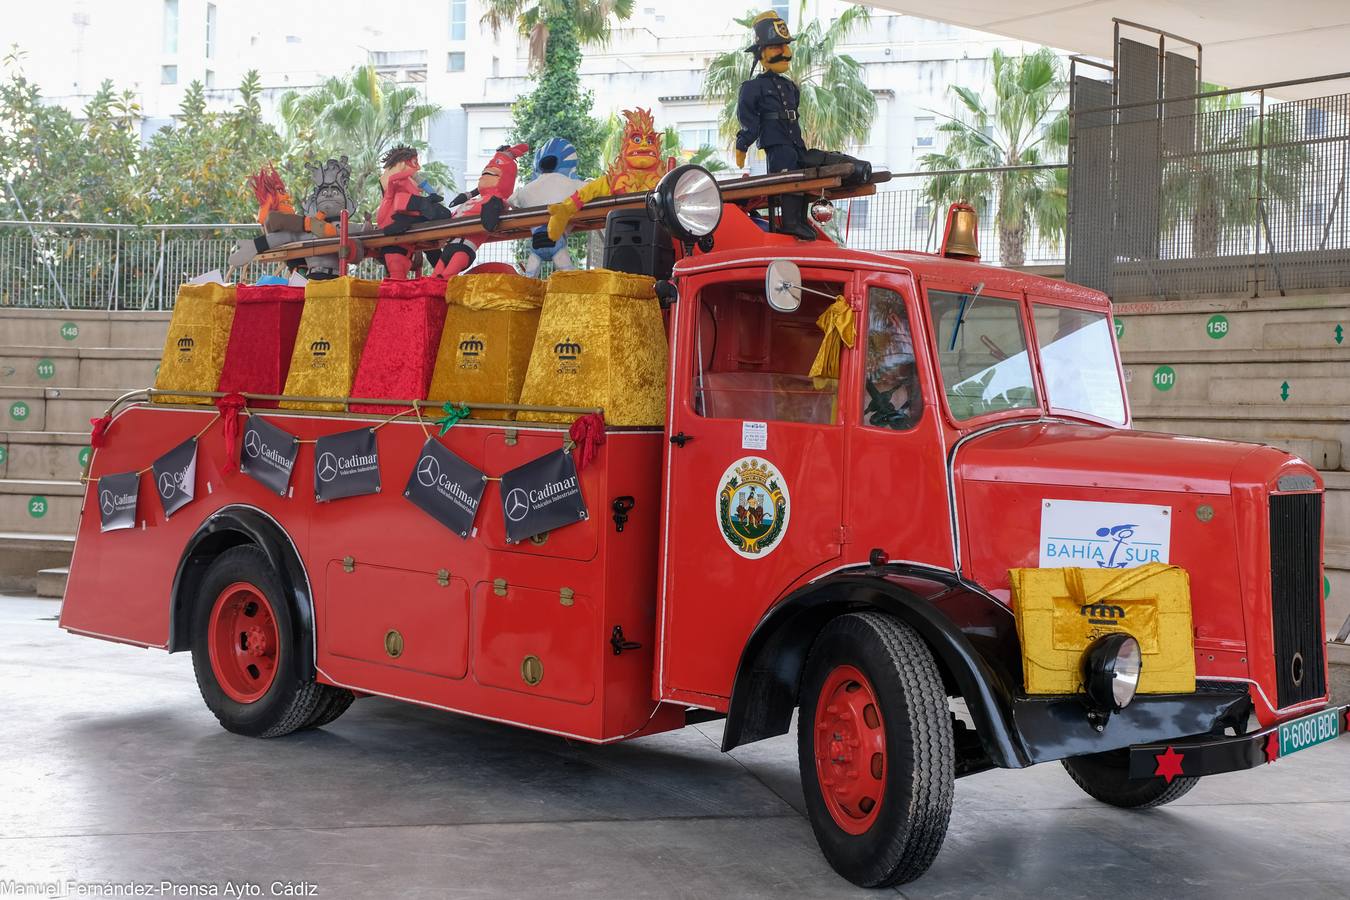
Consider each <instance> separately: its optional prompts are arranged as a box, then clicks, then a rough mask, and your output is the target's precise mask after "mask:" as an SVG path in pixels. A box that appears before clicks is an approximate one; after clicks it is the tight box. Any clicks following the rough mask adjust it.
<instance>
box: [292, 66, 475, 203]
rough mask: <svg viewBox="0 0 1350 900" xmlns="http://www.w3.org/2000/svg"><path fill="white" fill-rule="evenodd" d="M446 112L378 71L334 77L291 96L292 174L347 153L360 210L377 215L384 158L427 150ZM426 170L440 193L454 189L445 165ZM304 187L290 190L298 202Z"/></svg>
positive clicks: (429, 166)
mask: <svg viewBox="0 0 1350 900" xmlns="http://www.w3.org/2000/svg"><path fill="white" fill-rule="evenodd" d="M440 110H441V107H440V106H439V105H438V104H435V103H430V102H427V101H426V100H424V99H423V98H422V95H421V94H420V93H419V92H418V91H417V89H416V88H411V87H400V86H399V85H397V84H396V83H394V82H393V81H391V80H389V79H386V78H381V77H380V75H379V73H378V72H376V71H375V68H374V67H373V66H361V67H358V68H356V69H353V70H352V71H351V72H350V73H349V74H347V75H342V76H335V77H332V78H329V79H328V80H327V81H325V82H323V83H322V84H320V85H318V86H316V87H314V88H311V89H310V90H309V91H307V92H306V93H303V94H300V93H297V92H296V91H287V92H286V93H285V94H284V95H283V96H282V98H281V104H280V112H281V119H282V121H283V122H284V123H285V125H286V132H287V134H286V138H287V142H288V143H289V144H290V146H291V148H292V162H293V164H292V165H289V166H288V167H287V173H288V174H291V173H294V172H298V171H299V165H298V164H303V163H304V162H307V161H312V160H322V159H325V158H327V157H329V156H342V155H344V154H345V155H346V156H347V158H348V162H349V163H350V164H351V167H352V175H351V181H350V182H349V190H350V191H351V194H352V196H354V197H355V198H356V201H357V207H358V208H359V209H362V210H367V211H373V210H374V209H375V207H376V206H378V205H379V202H380V192H379V176H380V157H381V156H383V155H384V153H385V151H386V150H389V149H390V148H391V147H395V146H397V145H399V144H407V145H408V146H410V147H414V148H416V149H418V150H426V148H427V144H426V140H425V139H424V136H425V133H426V128H427V124H428V123H429V122H430V120H431V118H432V117H433V116H435V115H436V114H437V113H438V112H440ZM423 169H424V170H425V171H426V175H427V178H428V180H430V181H431V183H432V184H434V185H436V186H437V187H438V188H442V189H444V190H449V189H450V188H452V187H453V186H454V183H453V178H452V177H451V175H450V172H449V170H448V169H447V168H446V167H445V166H444V165H443V164H441V163H425V162H424V164H423ZM292 177H294V176H292ZM287 183H288V184H290V182H289V181H288V182H287ZM299 184H303V182H299V183H298V184H291V185H290V186H291V189H292V192H293V196H294V197H295V199H296V200H297V201H298V200H299V199H300V197H301V196H303V195H304V194H306V193H307V192H308V190H309V188H308V185H305V186H304V187H303V188H302V187H300V186H299Z"/></svg>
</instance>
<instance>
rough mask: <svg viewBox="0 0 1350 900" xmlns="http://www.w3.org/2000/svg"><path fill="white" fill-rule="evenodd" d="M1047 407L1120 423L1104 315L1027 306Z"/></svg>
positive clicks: (1116, 379)
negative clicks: (1033, 329) (1030, 315)
mask: <svg viewBox="0 0 1350 900" xmlns="http://www.w3.org/2000/svg"><path fill="white" fill-rule="evenodd" d="M1032 310H1033V312H1032V315H1033V318H1034V319H1035V323H1036V343H1037V345H1038V346H1039V347H1040V352H1041V371H1042V374H1044V376H1045V392H1046V393H1047V394H1048V395H1049V400H1050V406H1051V407H1052V408H1053V409H1062V410H1067V411H1071V412H1080V413H1084V414H1085V415H1089V416H1093V417H1095V418H1098V419H1105V420H1106V421H1108V422H1115V423H1117V424H1120V425H1124V424H1125V401H1124V399H1123V398H1122V396H1121V392H1120V374H1119V373H1118V372H1117V370H1116V353H1115V350H1114V348H1112V346H1111V332H1110V327H1111V326H1110V325H1109V324H1108V323H1107V321H1106V314H1105V313H1096V312H1090V311H1088V310H1085V309H1072V308H1069V307H1062V306H1050V305H1048V304H1044V303H1036V304H1033V306H1032Z"/></svg>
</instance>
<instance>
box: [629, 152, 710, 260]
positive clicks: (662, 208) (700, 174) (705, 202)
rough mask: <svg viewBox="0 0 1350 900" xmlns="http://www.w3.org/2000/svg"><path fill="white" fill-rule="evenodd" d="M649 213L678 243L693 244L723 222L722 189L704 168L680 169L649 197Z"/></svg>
mask: <svg viewBox="0 0 1350 900" xmlns="http://www.w3.org/2000/svg"><path fill="white" fill-rule="evenodd" d="M647 214H648V215H650V216H651V217H652V219H654V220H655V221H657V222H660V223H661V224H662V225H664V226H666V228H667V229H668V230H669V231H670V233H671V235H672V236H674V237H675V238H676V239H677V240H680V241H684V242H686V243H692V242H694V241H697V240H698V239H699V238H701V237H704V236H706V235H709V234H712V233H713V231H715V230H716V229H717V225H718V223H719V222H721V221H722V189H721V188H719V187H718V186H717V179H715V178H713V177H712V175H711V174H710V173H709V172H708V170H707V169H705V168H703V167H702V166H692V165H686V166H679V167H677V168H674V169H671V170H670V171H669V172H667V173H666V174H665V175H664V176H663V177H662V178H661V181H660V182H659V183H658V184H657V185H656V187H655V188H654V189H653V190H652V192H651V193H650V194H648V195H647Z"/></svg>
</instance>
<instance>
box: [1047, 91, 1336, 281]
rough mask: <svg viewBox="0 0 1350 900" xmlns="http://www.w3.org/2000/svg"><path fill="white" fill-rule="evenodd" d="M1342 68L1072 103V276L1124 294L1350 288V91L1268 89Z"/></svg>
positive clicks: (1098, 93) (1069, 266)
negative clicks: (1278, 96) (1129, 99)
mask: <svg viewBox="0 0 1350 900" xmlns="http://www.w3.org/2000/svg"><path fill="white" fill-rule="evenodd" d="M1340 80H1345V81H1346V82H1350V74H1340V75H1333V76H1324V77H1322V78H1318V79H1305V80H1303V81H1300V82H1289V83H1282V84H1280V85H1266V86H1256V87H1254V88H1241V89H1235V90H1222V91H1207V92H1204V93H1200V94H1192V95H1189V96H1185V97H1174V98H1164V99H1162V100H1157V99H1153V100H1148V101H1143V102H1134V103H1119V104H1115V105H1109V106H1098V107H1094V108H1085V109H1074V110H1073V115H1072V138H1071V153H1072V159H1073V161H1074V168H1073V175H1072V178H1071V179H1070V199H1069V210H1070V217H1069V233H1070V238H1071V240H1070V246H1069V251H1068V260H1067V263H1066V277H1067V278H1068V279H1069V280H1070V281H1074V282H1077V283H1079V284H1085V285H1088V286H1090V287H1094V288H1097V289H1099V290H1102V291H1105V292H1106V293H1108V294H1110V295H1111V296H1112V297H1113V298H1115V299H1117V300H1126V299H1134V298H1144V297H1156V298H1159V299H1166V298H1185V297H1196V296H1212V295H1223V294H1238V293H1250V294H1251V295H1252V296H1261V295H1262V294H1274V293H1279V294H1284V293H1286V292H1287V291H1290V290H1295V289H1339V288H1346V287H1350V194H1348V189H1350V185H1347V179H1348V178H1350V93H1335V94H1328V95H1325V96H1319V97H1313V98H1310V99H1305V100H1295V101H1287V102H1274V101H1272V100H1271V99H1269V98H1268V97H1267V91H1268V90H1270V91H1278V88H1279V87H1281V86H1285V87H1287V86H1289V85H1290V84H1294V83H1297V84H1307V83H1310V82H1330V81H1340ZM1080 85H1081V82H1080ZM1105 90H1107V88H1105V87H1102V86H1098V87H1095V88H1092V89H1091V92H1090V93H1093V94H1095V95H1096V96H1101V95H1102V94H1103V93H1104V92H1105Z"/></svg>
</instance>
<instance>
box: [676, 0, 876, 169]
mask: <svg viewBox="0 0 1350 900" xmlns="http://www.w3.org/2000/svg"><path fill="white" fill-rule="evenodd" d="M805 6H806V4H805V3H804V2H803V4H802V13H801V14H799V19H800V18H801V16H802V15H804V13H805ZM756 15H758V11H752V12H750V13H747V14H746V15H745V16H744V17H743V18H739V19H737V20H736V21H737V22H738V23H739V24H740V25H741V26H743V27H744V29H745V32H746V34H750V33H751V29H752V24H751V23H752V22H753V20H754V18H755V16H756ZM868 18H869V16H868V11H867V8H866V7H864V6H850V7H849V8H848V9H846V10H844V12H843V14H842V15H840V16H839V18H837V19H835V20H834V21H833V22H831V23H830V24H829V25H828V26H824V27H822V26H821V24H820V22H819V21H814V20H813V21H811V22H809V23H807V25H806V26H805V27H803V28H802V29H801V30H800V31H799V32H798V33H797V35H796V38H797V39H796V40H795V41H793V43H792V64H791V66H790V67H789V68H788V71H787V73H786V74H787V77H789V78H791V79H792V80H793V81H795V82H797V84H798V86H799V87H801V91H802V99H801V106H800V107H799V108H798V115H799V116H800V117H801V118H800V122H801V126H802V138H803V139H804V140H805V141H806V145H807V146H808V147H819V148H821V149H825V150H843V149H844V148H845V147H847V146H849V145H850V144H863V143H866V141H867V135H868V132H869V131H871V128H872V120H873V119H875V118H876V114H877V98H876V97H874V96H873V95H872V92H871V90H870V89H868V87H867V84H866V82H864V81H863V69H862V65H861V64H860V63H859V62H858V61H857V60H856V59H854V58H853V57H851V56H849V55H848V54H845V53H840V52H838V47H839V44H841V43H843V41H845V40H846V39H847V38H848V36H849V35H850V34H852V33H853V32H854V31H856V30H857V29H858V28H859V27H861V26H863V25H865V24H866V23H867V21H868ZM753 62H754V60H753V59H752V58H751V56H750V54H749V53H744V52H742V51H740V50H728V51H726V52H724V53H719V54H718V55H717V56H715V57H713V60H712V62H711V63H710V64H709V66H708V74H707V75H705V76H704V78H703V96H704V98H706V99H707V100H708V101H709V102H711V103H720V104H721V105H722V112H721V114H720V115H719V117H718V125H719V129H720V131H721V133H722V136H723V137H724V138H726V139H727V140H728V141H731V140H733V139H734V138H735V137H736V131H737V129H739V128H740V123H739V122H737V120H736V97H737V95H738V94H739V93H740V90H741V82H743V81H745V80H746V79H747V78H749V77H751V76H750V68H751V64H752V63H753Z"/></svg>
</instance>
